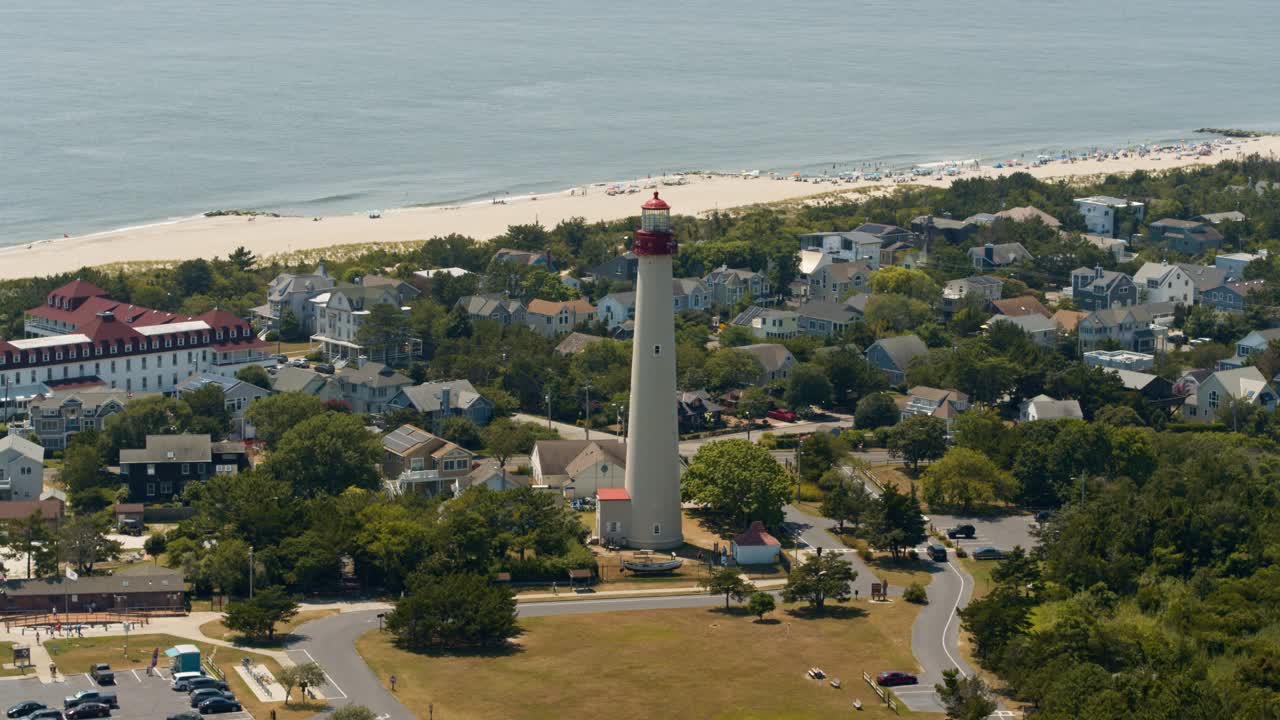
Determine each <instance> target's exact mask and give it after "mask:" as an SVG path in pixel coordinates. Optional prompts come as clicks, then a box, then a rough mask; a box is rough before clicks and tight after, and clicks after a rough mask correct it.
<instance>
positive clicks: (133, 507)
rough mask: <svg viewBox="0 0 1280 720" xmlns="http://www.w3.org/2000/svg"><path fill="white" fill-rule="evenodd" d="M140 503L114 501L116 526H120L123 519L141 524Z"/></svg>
mask: <svg viewBox="0 0 1280 720" xmlns="http://www.w3.org/2000/svg"><path fill="white" fill-rule="evenodd" d="M142 511H143V507H142V503H116V506H115V513H116V527H120V525H122V524H123V523H124V521H125V520H132V521H133V522H135V523H137V524H139V525H141V524H142Z"/></svg>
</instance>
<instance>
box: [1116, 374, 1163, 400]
mask: <svg viewBox="0 0 1280 720" xmlns="http://www.w3.org/2000/svg"><path fill="white" fill-rule="evenodd" d="M1111 372H1113V373H1115V374H1116V375H1117V376H1119V378H1120V382H1121V383H1123V384H1124V387H1125V389H1126V390H1133V391H1134V392H1136V393H1138V394H1139V395H1141V396H1142V400H1143V402H1147V403H1164V402H1167V401H1169V400H1170V399H1172V398H1173V383H1171V382H1169V381H1168V380H1165V379H1164V378H1162V377H1160V376H1159V375H1152V374H1150V373H1144V372H1137V371H1135V370H1119V369H1112V370H1111Z"/></svg>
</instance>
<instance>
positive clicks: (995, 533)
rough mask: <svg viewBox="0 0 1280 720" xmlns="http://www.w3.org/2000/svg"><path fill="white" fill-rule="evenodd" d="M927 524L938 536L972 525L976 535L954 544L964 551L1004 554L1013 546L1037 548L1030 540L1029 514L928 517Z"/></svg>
mask: <svg viewBox="0 0 1280 720" xmlns="http://www.w3.org/2000/svg"><path fill="white" fill-rule="evenodd" d="M929 522H930V524H932V525H933V526H934V527H936V528H937V529H938V532H946V530H947V528H949V527H954V526H956V525H972V526H973V527H974V529H975V530H977V535H976V536H975V537H974V538H973V539H969V538H964V539H961V540H956V541H955V542H956V544H957V545H959V546H960V547H963V548H964V549H965V550H973V549H975V548H980V547H986V546H988V545H989V546H991V547H994V548H997V549H999V550H1003V551H1005V552H1008V551H1010V550H1012V549H1013V547H1014V546H1015V545H1021V546H1022V547H1023V548H1024V549H1026V550H1030V549H1031V548H1033V547H1035V546H1036V545H1037V541H1036V539H1035V537H1034V536H1032V534H1031V531H1032V529H1033V528H1036V527H1038V525H1037V524H1036V521H1035V517H1034V516H1032V515H1030V514H1026V515H1007V516H1004V517H972V516H971V517H964V516H961V515H930V516H929Z"/></svg>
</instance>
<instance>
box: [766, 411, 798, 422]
mask: <svg viewBox="0 0 1280 720" xmlns="http://www.w3.org/2000/svg"><path fill="white" fill-rule="evenodd" d="M765 415H767V416H769V417H770V418H772V419H774V420H781V421H782V422H795V421H797V420H799V419H800V416H799V415H797V414H795V413H793V412H791V411H790V410H770V411H769V412H767V413H765Z"/></svg>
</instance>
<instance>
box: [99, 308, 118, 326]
mask: <svg viewBox="0 0 1280 720" xmlns="http://www.w3.org/2000/svg"><path fill="white" fill-rule="evenodd" d="M98 317H99V318H100V319H101V320H102V322H104V323H109V322H115V321H116V314H115V313H113V312H111V311H110V310H103V311H102V312H100V313H98Z"/></svg>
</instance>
